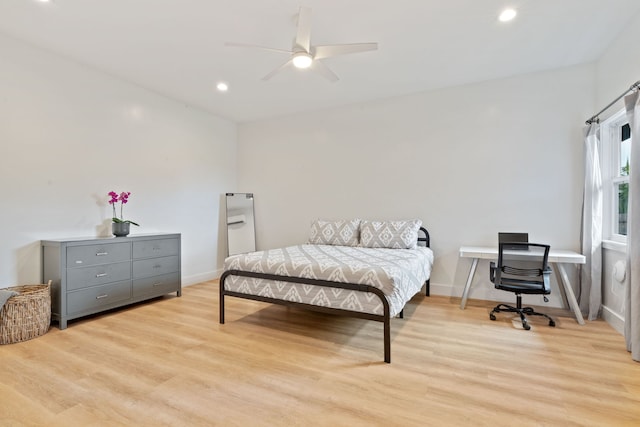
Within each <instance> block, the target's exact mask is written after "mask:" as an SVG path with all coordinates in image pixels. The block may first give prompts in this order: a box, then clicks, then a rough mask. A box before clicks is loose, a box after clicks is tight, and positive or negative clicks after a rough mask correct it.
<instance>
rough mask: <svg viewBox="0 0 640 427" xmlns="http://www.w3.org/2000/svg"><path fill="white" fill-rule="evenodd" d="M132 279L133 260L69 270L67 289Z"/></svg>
mask: <svg viewBox="0 0 640 427" xmlns="http://www.w3.org/2000/svg"><path fill="white" fill-rule="evenodd" d="M127 279H131V261H125V262H116V263H114V264H104V265H96V266H93V267H83V268H70V269H69V270H67V290H68V291H71V290H74V289H81V288H88V287H89V286H96V285H104V284H105V283H111V282H119V281H121V280H127Z"/></svg>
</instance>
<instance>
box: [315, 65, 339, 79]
mask: <svg viewBox="0 0 640 427" xmlns="http://www.w3.org/2000/svg"><path fill="white" fill-rule="evenodd" d="M311 68H312V69H313V70H314V71H317V72H318V73H319V74H320V75H321V76H322V77H324V78H325V79H327V80H329V81H330V82H331V83H335V82H337V81H338V80H340V79H339V78H338V76H336V73H334V72H333V71H331V69H329V67H327V66H326V65H324V64H323V63H322V61H313V65H312V66H311Z"/></svg>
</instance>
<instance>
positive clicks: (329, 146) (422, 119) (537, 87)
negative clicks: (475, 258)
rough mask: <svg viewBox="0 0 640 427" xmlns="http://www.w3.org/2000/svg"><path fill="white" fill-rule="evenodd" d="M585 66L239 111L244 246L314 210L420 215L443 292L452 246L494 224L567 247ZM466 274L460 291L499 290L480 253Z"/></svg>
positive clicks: (483, 240) (586, 91)
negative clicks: (251, 197)
mask: <svg viewBox="0 0 640 427" xmlns="http://www.w3.org/2000/svg"><path fill="white" fill-rule="evenodd" d="M594 79H595V70H594V66H593V65H588V66H579V67H572V68H567V69H562V70H557V71H552V72H544V73H537V74H531V75H525V76H519V77H513V78H508V79H501V80H495V81H488V82H484V83H479V84H473V85H468V86H462V87H455V88H449V89H443V90H438V91H433V92H425V93H419V94H415V95H412V96H405V97H398V98H393V99H388V100H383V101H379V102H371V103H366V104H361V105H354V106H348V107H344V108H336V109H332V110H327V111H321V112H315V113H308V114H299V115H295V116H289V117H284V118H281V119H274V120H267V121H261V122H255V123H249V124H243V125H240V127H239V131H238V184H239V187H240V190H239V191H247V192H253V193H254V194H255V208H256V227H257V239H258V247H259V248H261V249H264V248H272V247H276V246H281V245H287V244H296V243H300V242H304V241H305V240H306V238H307V233H308V229H309V224H310V222H311V221H312V220H313V219H314V218H317V217H322V218H353V217H360V218H366V219H376V218H379V219H385V218H420V219H422V220H423V222H424V224H425V225H426V227H427V228H428V229H429V230H430V232H431V236H432V243H433V244H432V246H433V249H434V251H435V254H436V261H435V267H434V271H433V275H432V288H433V289H434V293H440V294H445V295H453V296H460V295H461V293H462V288H463V286H464V281H465V278H466V274H467V272H468V269H469V266H470V261H469V260H468V259H463V260H461V259H459V257H458V248H459V247H460V246H461V245H472V244H477V245H492V244H496V241H497V233H498V232H499V231H528V232H529V233H530V236H531V239H532V240H536V241H540V242H548V243H550V244H551V245H552V246H554V247H557V248H568V249H574V250H578V249H579V231H580V230H579V229H580V207H581V197H582V175H583V168H582V136H581V129H582V124H583V123H584V120H585V118H586V117H587V116H588V115H589V114H590V113H591V111H592V110H593V108H594ZM572 274H575V272H572ZM476 283H477V285H476V286H475V287H474V288H473V289H472V292H471V295H470V297H471V298H481V299H500V300H505V299H511V298H512V296H510V295H505V294H504V293H502V292H499V291H495V290H493V289H491V287H492V286H489V280H488V271H487V266H486V263H485V264H483V265H482V266H481V267H480V268H479V269H478V272H477V274H476ZM556 289H557V288H556ZM541 300H542V298H541V297H538V296H536V297H531V299H530V300H529V302H531V303H540V302H541ZM525 302H527V298H525ZM552 304H554V305H560V300H559V298H558V295H554V296H553V299H552Z"/></svg>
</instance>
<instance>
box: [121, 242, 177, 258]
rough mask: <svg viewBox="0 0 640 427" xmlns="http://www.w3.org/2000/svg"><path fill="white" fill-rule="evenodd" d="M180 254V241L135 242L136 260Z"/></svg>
mask: <svg viewBox="0 0 640 427" xmlns="http://www.w3.org/2000/svg"><path fill="white" fill-rule="evenodd" d="M179 252H180V240H179V239H155V240H143V241H141V242H133V257H134V258H151V257H161V256H169V255H178V253H179Z"/></svg>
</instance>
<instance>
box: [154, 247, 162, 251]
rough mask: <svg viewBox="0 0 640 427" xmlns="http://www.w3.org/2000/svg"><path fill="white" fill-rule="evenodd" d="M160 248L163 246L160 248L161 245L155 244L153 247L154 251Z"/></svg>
mask: <svg viewBox="0 0 640 427" xmlns="http://www.w3.org/2000/svg"><path fill="white" fill-rule="evenodd" d="M160 249H161V248H160V246H154V247H153V250H154V251H159V250H160Z"/></svg>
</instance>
